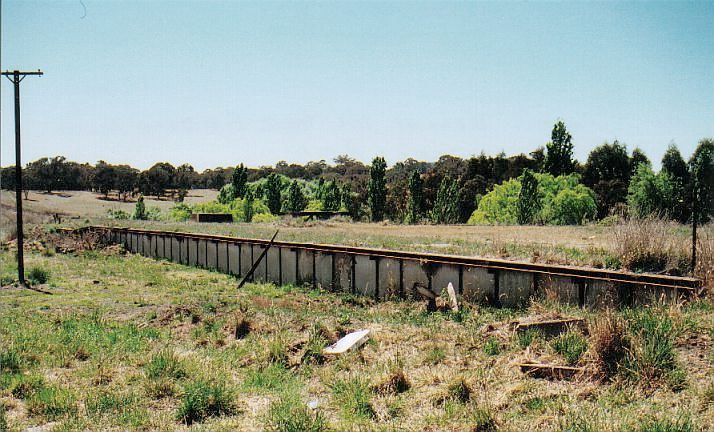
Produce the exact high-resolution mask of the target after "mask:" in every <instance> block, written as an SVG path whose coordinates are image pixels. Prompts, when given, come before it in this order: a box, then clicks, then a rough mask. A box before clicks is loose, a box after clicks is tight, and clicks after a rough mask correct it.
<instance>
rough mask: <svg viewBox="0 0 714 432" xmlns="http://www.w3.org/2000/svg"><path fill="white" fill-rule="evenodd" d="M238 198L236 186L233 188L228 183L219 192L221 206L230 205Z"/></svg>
mask: <svg viewBox="0 0 714 432" xmlns="http://www.w3.org/2000/svg"><path fill="white" fill-rule="evenodd" d="M236 198H238V192H237V191H236V188H235V186H233V184H231V183H228V184H227V185H224V186H223V187H222V188H221V190H220V191H219V192H218V198H217V201H218V202H219V203H221V204H228V203H230V202H231V201H233V200H234V199H236Z"/></svg>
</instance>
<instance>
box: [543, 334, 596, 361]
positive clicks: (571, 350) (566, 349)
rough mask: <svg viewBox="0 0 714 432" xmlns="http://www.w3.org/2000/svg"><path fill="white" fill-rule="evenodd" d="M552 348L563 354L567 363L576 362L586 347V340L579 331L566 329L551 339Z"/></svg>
mask: <svg viewBox="0 0 714 432" xmlns="http://www.w3.org/2000/svg"><path fill="white" fill-rule="evenodd" d="M550 344H551V346H552V347H553V350H554V351H555V352H556V353H558V354H560V355H561V356H563V358H565V361H566V362H567V363H568V364H569V365H574V364H577V363H578V362H579V361H580V357H582V355H583V354H584V353H585V351H587V349H588V341H587V339H585V337H584V336H583V335H582V334H580V333H579V332H575V331H568V332H566V333H563V334H561V335H560V336H558V337H557V338H555V339H553V341H551V343H550Z"/></svg>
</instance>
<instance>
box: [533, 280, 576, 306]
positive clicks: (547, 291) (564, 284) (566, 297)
mask: <svg viewBox="0 0 714 432" xmlns="http://www.w3.org/2000/svg"><path fill="white" fill-rule="evenodd" d="M537 277H538V290H539V294H540V292H542V293H543V295H544V296H545V298H547V299H552V300H557V301H561V302H563V303H566V304H571V305H576V306H577V305H579V304H580V287H579V285H578V283H577V282H575V281H574V280H573V278H571V277H562V276H552V275H538V276H537Z"/></svg>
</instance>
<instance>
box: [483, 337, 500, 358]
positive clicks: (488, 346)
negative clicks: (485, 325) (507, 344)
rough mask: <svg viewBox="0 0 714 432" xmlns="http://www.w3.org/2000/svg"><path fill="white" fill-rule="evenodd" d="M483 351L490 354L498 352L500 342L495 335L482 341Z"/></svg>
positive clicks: (493, 354)
mask: <svg viewBox="0 0 714 432" xmlns="http://www.w3.org/2000/svg"><path fill="white" fill-rule="evenodd" d="M483 352H484V353H486V354H488V355H490V356H495V355H498V354H500V352H501V344H500V343H499V342H498V339H496V338H495V337H489V338H488V339H486V343H484V345H483Z"/></svg>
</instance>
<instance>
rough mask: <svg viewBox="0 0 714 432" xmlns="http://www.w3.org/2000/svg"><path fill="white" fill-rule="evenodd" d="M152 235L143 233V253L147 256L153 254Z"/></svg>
mask: <svg viewBox="0 0 714 432" xmlns="http://www.w3.org/2000/svg"><path fill="white" fill-rule="evenodd" d="M151 243H152V241H151V236H149V235H146V234H145V235H142V236H141V254H142V255H144V256H145V257H150V256H152V253H151V252H152V251H151V246H152V244H151Z"/></svg>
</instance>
